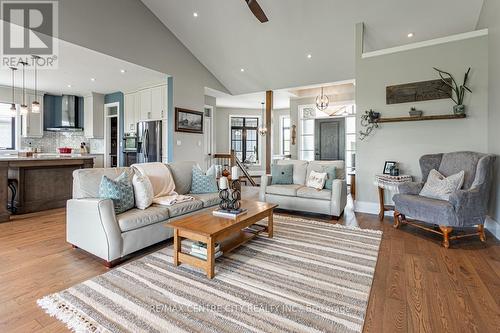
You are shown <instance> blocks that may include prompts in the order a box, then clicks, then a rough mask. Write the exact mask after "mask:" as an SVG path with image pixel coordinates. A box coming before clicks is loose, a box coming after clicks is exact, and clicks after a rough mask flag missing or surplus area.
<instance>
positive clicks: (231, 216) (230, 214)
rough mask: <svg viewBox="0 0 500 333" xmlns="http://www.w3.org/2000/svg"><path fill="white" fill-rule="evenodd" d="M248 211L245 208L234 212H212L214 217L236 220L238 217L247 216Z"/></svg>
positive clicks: (217, 210)
mask: <svg viewBox="0 0 500 333" xmlns="http://www.w3.org/2000/svg"><path fill="white" fill-rule="evenodd" d="M246 213H247V210H246V209H245V208H240V209H234V210H225V209H216V210H214V211H213V212H212V214H213V215H214V216H217V217H224V218H228V219H234V220H235V219H236V218H237V217H238V216H241V215H243V214H246Z"/></svg>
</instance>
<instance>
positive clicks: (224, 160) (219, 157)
mask: <svg viewBox="0 0 500 333" xmlns="http://www.w3.org/2000/svg"><path fill="white" fill-rule="evenodd" d="M214 159H215V161H214V162H215V163H216V164H218V165H222V166H228V167H229V168H231V167H233V166H237V167H238V168H239V169H240V170H241V172H242V173H243V176H241V177H240V180H241V178H243V179H246V180H247V181H248V182H249V183H250V184H251V185H252V186H258V185H257V183H256V182H255V180H254V179H253V178H252V176H251V175H250V174H249V173H248V170H247V168H246V167H245V165H244V164H243V163H242V162H241V161H240V160H239V159H238V157H236V154H235V153H234V150H231V153H229V154H214Z"/></svg>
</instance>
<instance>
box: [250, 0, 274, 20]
mask: <svg viewBox="0 0 500 333" xmlns="http://www.w3.org/2000/svg"><path fill="white" fill-rule="evenodd" d="M245 2H246V3H247V5H248V8H250V10H251V11H252V13H253V14H254V15H255V17H256V18H257V20H259V21H260V22H261V23H266V22H267V21H269V20H268V19H267V16H266V14H265V13H264V11H263V10H262V8H260V5H259V4H258V3H257V0H245Z"/></svg>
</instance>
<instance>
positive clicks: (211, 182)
mask: <svg viewBox="0 0 500 333" xmlns="http://www.w3.org/2000/svg"><path fill="white" fill-rule="evenodd" d="M218 191H219V190H218V189H217V180H216V179H215V174H208V173H207V174H204V173H203V171H201V169H200V167H198V166H196V165H195V166H193V178H192V181H191V193H192V194H203V193H217V192H218Z"/></svg>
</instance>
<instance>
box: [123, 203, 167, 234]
mask: <svg viewBox="0 0 500 333" xmlns="http://www.w3.org/2000/svg"><path fill="white" fill-rule="evenodd" d="M168 218H169V214H168V208H167V207H166V206H159V205H153V206H149V207H148V208H147V209H144V210H142V209H138V208H134V209H131V210H128V211H126V212H124V213H121V214H118V215H117V216H116V219H117V221H118V225H119V227H120V230H121V231H122V232H126V231H130V230H134V229H138V228H142V227H145V226H147V225H150V224H154V223H158V222H162V221H166V220H168Z"/></svg>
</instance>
